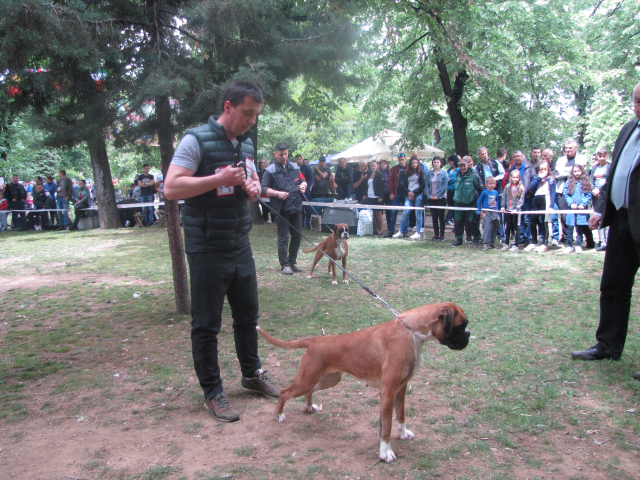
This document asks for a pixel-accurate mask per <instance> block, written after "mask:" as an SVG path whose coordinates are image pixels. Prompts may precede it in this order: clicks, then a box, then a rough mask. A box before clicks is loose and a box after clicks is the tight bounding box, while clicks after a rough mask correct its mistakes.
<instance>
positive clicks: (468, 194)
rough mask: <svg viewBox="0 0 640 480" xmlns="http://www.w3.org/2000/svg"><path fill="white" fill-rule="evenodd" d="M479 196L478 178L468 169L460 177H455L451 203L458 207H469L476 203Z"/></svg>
mask: <svg viewBox="0 0 640 480" xmlns="http://www.w3.org/2000/svg"><path fill="white" fill-rule="evenodd" d="M479 196H480V177H479V176H478V175H477V174H476V173H475V172H474V171H473V170H471V169H470V168H469V169H467V172H466V173H465V174H464V175H462V174H461V173H458V175H457V176H456V191H455V193H454V194H453V201H454V203H456V204H459V205H469V204H474V205H475V203H476V202H477V200H478V197H479Z"/></svg>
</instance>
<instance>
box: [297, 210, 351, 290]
mask: <svg viewBox="0 0 640 480" xmlns="http://www.w3.org/2000/svg"><path fill="white" fill-rule="evenodd" d="M348 238H349V225H347V224H346V223H337V224H336V226H335V230H334V231H333V233H332V234H331V235H329V236H328V237H327V238H325V239H324V240H323V241H322V242H320V244H319V245H318V246H317V247H313V248H310V249H308V250H303V251H302V253H311V252H313V251H314V250H316V248H317V250H318V251H317V252H316V258H314V259H313V265H312V266H311V271H310V272H309V275H307V278H311V277H312V276H313V269H314V268H316V263H318V262H319V261H320V259H321V258H323V257H324V255H323V254H322V252H325V253H326V254H327V255H329V256H330V257H331V258H333V259H334V260H335V261H338V260H342V268H344V269H345V270H346V269H347V255H348V254H349V246H348V245H347V239H348ZM327 271H328V272H329V273H331V284H332V285H337V284H338V280H337V278H336V265H335V264H334V263H333V262H332V261H331V260H329V265H328V267H327ZM342 283H349V280H347V273H346V272H345V271H343V272H342Z"/></svg>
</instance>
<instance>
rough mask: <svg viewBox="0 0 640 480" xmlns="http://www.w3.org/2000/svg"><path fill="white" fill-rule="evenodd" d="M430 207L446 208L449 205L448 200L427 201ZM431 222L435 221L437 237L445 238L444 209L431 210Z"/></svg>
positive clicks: (434, 228)
mask: <svg viewBox="0 0 640 480" xmlns="http://www.w3.org/2000/svg"><path fill="white" fill-rule="evenodd" d="M427 202H428V205H429V206H434V207H444V206H446V204H447V199H446V198H440V199H438V200H432V199H428V200H427ZM431 220H432V221H433V231H434V233H435V234H436V237H441V238H442V237H444V229H445V222H444V208H432V209H431Z"/></svg>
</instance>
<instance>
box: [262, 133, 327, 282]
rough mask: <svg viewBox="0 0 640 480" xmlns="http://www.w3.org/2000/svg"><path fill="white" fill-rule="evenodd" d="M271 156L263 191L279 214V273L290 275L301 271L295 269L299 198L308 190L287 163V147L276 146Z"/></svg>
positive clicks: (297, 244)
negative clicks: (272, 159) (273, 160)
mask: <svg viewBox="0 0 640 480" xmlns="http://www.w3.org/2000/svg"><path fill="white" fill-rule="evenodd" d="M273 156H274V157H275V160H276V161H275V162H272V163H271V165H269V166H268V167H267V168H266V169H265V170H264V173H263V174H262V190H263V191H264V192H265V193H266V194H267V196H268V197H269V198H270V199H271V202H270V203H271V208H273V209H274V210H275V211H276V212H278V219H277V221H276V226H277V229H278V260H280V269H281V271H282V274H283V275H291V274H293V272H301V271H302V270H301V269H300V268H299V267H298V266H297V265H296V260H297V258H298V249H299V248H300V239H301V238H302V237H301V235H302V234H301V232H300V231H301V230H302V194H304V192H305V191H306V190H307V182H306V181H305V178H304V175H303V174H302V172H300V167H298V165H297V164H295V163H293V162H290V161H289V160H288V159H289V147H288V146H287V144H286V143H284V142H279V143H277V144H276V146H275V148H274V152H273ZM316 182H317V180H316ZM327 182H328V180H327ZM289 235H291V241H289Z"/></svg>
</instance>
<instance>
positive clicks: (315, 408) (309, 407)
mask: <svg viewBox="0 0 640 480" xmlns="http://www.w3.org/2000/svg"><path fill="white" fill-rule="evenodd" d="M321 411H322V405H320V406H318V405H316V404H315V403H314V404H313V405H307V412H309V413H318V412H321Z"/></svg>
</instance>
